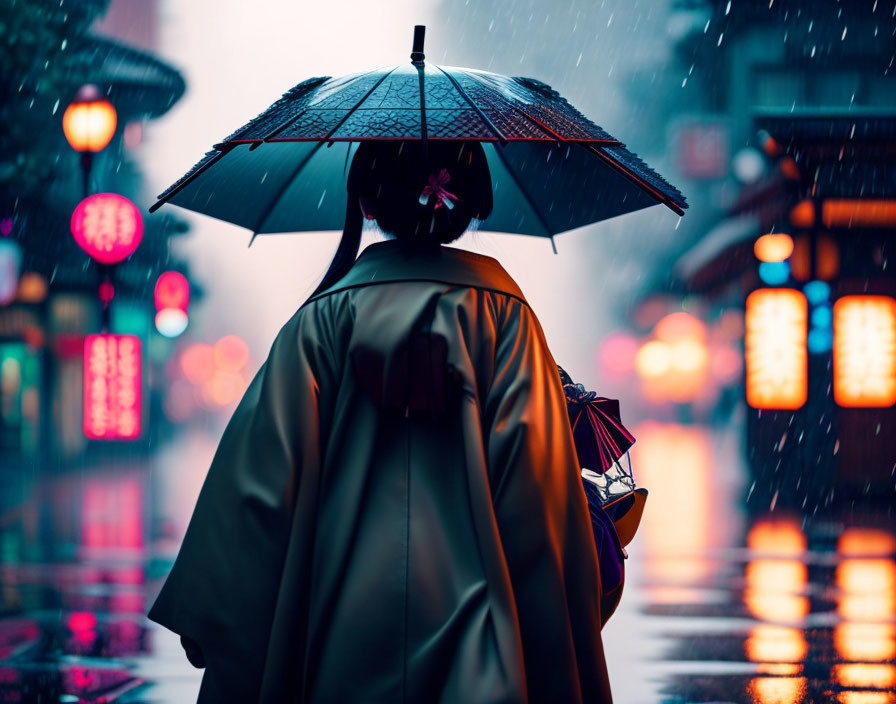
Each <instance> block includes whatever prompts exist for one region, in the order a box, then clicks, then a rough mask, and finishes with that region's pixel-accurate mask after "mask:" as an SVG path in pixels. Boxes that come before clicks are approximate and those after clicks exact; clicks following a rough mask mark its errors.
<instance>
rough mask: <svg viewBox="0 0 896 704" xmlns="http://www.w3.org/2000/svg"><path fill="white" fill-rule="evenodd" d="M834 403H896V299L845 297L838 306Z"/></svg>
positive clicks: (874, 405)
mask: <svg viewBox="0 0 896 704" xmlns="http://www.w3.org/2000/svg"><path fill="white" fill-rule="evenodd" d="M833 361H834V401H836V403H837V405H839V406H845V407H862V408H885V407H888V406H892V405H893V404H894V403H896V300H894V299H892V298H890V297H889V296H844V297H843V298H840V299H838V300H837V301H836V302H835V303H834V350H833Z"/></svg>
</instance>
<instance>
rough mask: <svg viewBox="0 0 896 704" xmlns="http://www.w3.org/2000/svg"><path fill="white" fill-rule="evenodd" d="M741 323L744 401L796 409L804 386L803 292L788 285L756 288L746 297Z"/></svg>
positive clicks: (805, 312)
mask: <svg viewBox="0 0 896 704" xmlns="http://www.w3.org/2000/svg"><path fill="white" fill-rule="evenodd" d="M745 326H746V335H745V338H744V346H745V352H746V368H747V403H749V404H750V406H752V407H753V408H768V409H796V408H800V407H801V406H802V405H803V404H804V403H805V402H806V395H807V390H808V378H807V377H808V368H807V351H806V338H807V334H808V305H807V303H806V297H805V296H804V295H803V294H802V293H800V292H799V291H796V290H794V289H789V288H765V289H760V290H758V291H754V292H753V293H751V294H750V295H749V296H748V297H747V305H746V317H745Z"/></svg>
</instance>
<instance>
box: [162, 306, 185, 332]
mask: <svg viewBox="0 0 896 704" xmlns="http://www.w3.org/2000/svg"><path fill="white" fill-rule="evenodd" d="M189 322H190V319H189V318H188V317H187V314H186V313H184V312H183V311H182V310H181V309H180V308H162V310H160V311H159V312H158V313H156V330H158V331H159V333H160V334H162V335H164V336H165V337H177V336H178V335H180V334H181V333H182V332H183V331H184V330H186V329H187V325H188V324H189Z"/></svg>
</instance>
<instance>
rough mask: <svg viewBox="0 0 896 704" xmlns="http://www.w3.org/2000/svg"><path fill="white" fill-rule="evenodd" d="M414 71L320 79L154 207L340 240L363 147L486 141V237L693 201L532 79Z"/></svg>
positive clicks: (543, 233) (562, 227) (419, 49)
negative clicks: (331, 234) (352, 173)
mask: <svg viewBox="0 0 896 704" xmlns="http://www.w3.org/2000/svg"><path fill="white" fill-rule="evenodd" d="M423 35H424V28H423V26H421V25H418V26H416V27H415V32H414V45H413V49H414V50H413V52H412V53H411V62H410V63H409V64H404V65H399V66H389V67H384V68H378V69H374V70H372V71H364V72H360V73H354V74H350V75H348V76H342V77H340V78H331V77H318V78H310V79H308V80H306V81H303V82H302V83H299V84H298V85H297V86H295V87H294V88H292V89H291V90H289V91H287V92H286V93H285V94H284V95H283V97H281V98H280V99H279V100H277V101H276V102H275V103H274V104H273V105H271V106H270V107H269V108H268V109H267V110H265V111H264V112H263V113H261V114H260V115H259V116H258V117H256V118H255V119H254V120H251V121H250V122H248V123H247V124H246V125H244V126H243V127H241V128H240V129H238V130H237V131H236V132H234V133H233V134H231V135H230V136H229V137H227V138H226V139H224V140H223V141H222V142H219V143H218V144H216V145H214V148H213V149H212V150H211V151H209V152H208V153H207V154H206V155H205V156H204V157H203V158H202V159H201V160H200V161H199V163H197V164H196V165H195V166H194V167H193V168H192V169H191V170H190V171H189V172H187V174H186V175H184V176H183V177H182V178H181V179H180V180H178V181H177V182H176V183H174V184H173V185H172V186H171V187H169V188H168V189H167V190H166V191H165V192H163V193H162V194H161V195H160V196H159V200H158V202H157V203H155V205H153V206H152V207H151V208H150V211H151V212H152V211H154V210H156V209H157V208H158V207H160V206H161V205H162V204H163V203H173V204H175V205H178V206H181V207H184V208H187V209H189V210H193V211H196V212H199V213H204V214H206V215H210V216H212V217H216V218H220V219H222V220H226V221H228V222H232V223H235V224H237V225H242V226H243V227H246V228H248V229H249V230H251V231H252V232H253V239H254V236H255V235H258V234H262V233H277V232H296V231H319V230H341V229H342V227H343V224H344V213H345V198H346V189H345V180H346V175H347V171H348V168H347V167H348V164H349V163H350V160H351V155H352V152H353V149H356V148H357V145H358V143H359V142H360V141H365V140H383V139H393V140H396V139H405V140H418V139H419V140H424V142H425V141H426V140H431V139H432V140H477V141H480V142H481V143H482V144H483V148H484V149H485V152H486V157H487V159H488V166H489V170H490V172H491V176H492V181H493V189H494V193H495V199H494V203H495V205H494V209H493V212H492V213H491V215H490V216H489V217H488V219H487V220H485V221H484V222H483V223H482V224H481V227H480V229H483V230H490V231H495V232H510V233H519V234H527V235H535V236H539V237H551V238H552V237H553V236H554V235H555V234H558V233H560V232H565V231H567V230H571V229H574V228H577V227H581V226H583V225H587V224H589V223H593V222H598V221H600V220H605V219H607V218H611V217H614V216H617V215H621V214H623V213H628V212H632V211H634V210H638V209H641V208H646V207H648V206H651V205H654V204H657V203H663V204H665V205H666V206H668V207H669V208H671V209H672V210H673V211H675V212H676V213H678V214H679V215H682V214H683V213H684V208H686V207H687V203H686V201H685V198H684V196H682V194H681V193H680V192H679V191H678V190H677V189H676V188H675V187H674V186H672V185H670V184H669V183H668V182H666V181H665V180H664V179H663V178H662V177H661V176H660V175H659V174H657V173H656V172H654V171H653V170H652V169H651V168H650V167H649V166H647V164H645V163H644V162H643V161H641V160H640V159H639V158H638V157H637V156H636V155H635V154H633V153H632V152H630V151H629V150H628V149H626V148H625V145H624V144H622V143H621V142H620V141H619V140H617V139H615V138H614V137H612V136H610V135H609V134H607V132H606V131H604V130H603V129H601V128H600V127H598V126H597V125H596V124H594V123H593V122H591V121H590V120H588V119H587V118H586V117H584V116H583V115H582V114H581V113H580V112H579V111H578V110H576V109H575V108H574V107H573V106H572V105H570V104H569V103H568V102H567V101H566V100H565V99H564V98H562V97H561V96H560V95H559V94H558V93H557V91H555V90H553V89H552V88H551V87H550V86H548V85H546V84H544V83H542V82H541V81H538V80H536V79H534V78H523V77H515V78H510V77H507V76H502V75H498V74H496V73H490V72H488V71H479V70H474V69H468V68H456V67H450V66H436V65H434V64H430V63H427V62H426V61H425V60H424V58H425V57H424V54H423Z"/></svg>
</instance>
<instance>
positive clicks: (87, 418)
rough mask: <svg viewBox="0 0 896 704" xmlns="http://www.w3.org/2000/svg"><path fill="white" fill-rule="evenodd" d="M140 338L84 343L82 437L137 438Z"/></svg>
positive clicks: (119, 337) (94, 338) (97, 337)
mask: <svg viewBox="0 0 896 704" xmlns="http://www.w3.org/2000/svg"><path fill="white" fill-rule="evenodd" d="M140 386H141V373H140V338H139V337H137V336H136V335H88V336H87V337H86V338H85V339H84V421H83V425H84V435H85V436H86V437H88V438H90V439H91V440H136V439H137V438H138V437H140V425H141V423H140V408H141V398H140V390H141V389H140Z"/></svg>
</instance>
